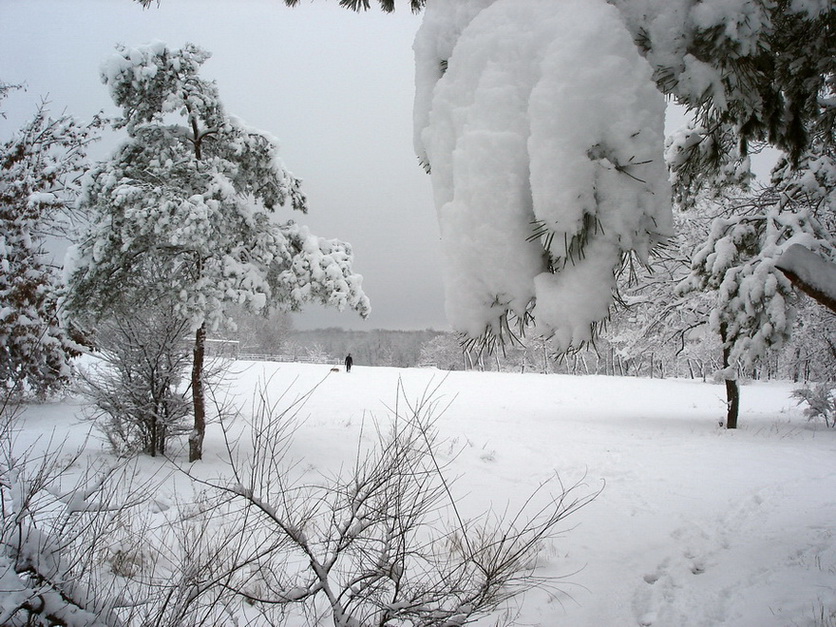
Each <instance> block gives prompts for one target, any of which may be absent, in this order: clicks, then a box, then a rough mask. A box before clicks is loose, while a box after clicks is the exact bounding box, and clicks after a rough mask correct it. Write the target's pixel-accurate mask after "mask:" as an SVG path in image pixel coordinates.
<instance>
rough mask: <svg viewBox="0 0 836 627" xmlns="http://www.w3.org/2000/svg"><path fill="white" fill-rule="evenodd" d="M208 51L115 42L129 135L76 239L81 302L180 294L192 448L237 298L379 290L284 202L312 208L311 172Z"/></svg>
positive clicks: (94, 184) (351, 295)
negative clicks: (254, 120) (214, 343)
mask: <svg viewBox="0 0 836 627" xmlns="http://www.w3.org/2000/svg"><path fill="white" fill-rule="evenodd" d="M208 58H209V53H208V52H206V51H204V50H202V49H201V48H199V47H197V46H194V45H191V44H187V45H186V46H185V47H183V48H182V49H169V48H168V47H167V46H166V45H165V44H162V43H159V42H158V43H154V44H150V45H148V46H143V47H138V48H128V47H125V46H117V53H116V54H115V55H114V56H113V57H112V58H110V59H109V60H108V61H107V62H106V63H105V64H104V65H103V67H102V80H103V82H104V83H105V84H106V85H107V86H108V87H109V89H110V94H111V97H112V98H113V101H114V102H115V103H116V104H117V105H118V106H119V107H121V108H122V117H121V118H118V119H116V120H115V121H114V123H113V126H114V127H115V128H116V129H124V131H125V132H126V133H127V135H128V138H127V140H126V141H125V142H124V143H123V144H122V145H121V147H120V148H119V149H118V150H117V151H116V153H115V154H114V156H113V157H112V158H111V159H110V160H108V161H106V162H104V163H101V164H99V165H98V166H97V167H95V168H94V169H93V170H92V171H91V172H90V175H89V177H88V180H87V183H86V185H85V189H84V195H83V197H82V201H81V205H82V207H84V208H85V209H86V210H87V211H89V212H90V214H91V219H90V226H89V228H88V229H87V231H86V233H85V235H84V237H83V238H82V240H81V243H80V244H79V246H78V247H77V250H76V253H75V254H76V259H75V262H74V264H75V267H74V270H73V272H72V276H71V280H70V288H71V290H70V297H69V301H68V302H69V304H70V306H71V308H72V309H73V310H74V311H76V312H89V313H93V314H95V315H101V314H103V313H105V312H106V311H107V310H108V309H109V308H110V307H112V306H114V305H116V304H120V303H124V302H131V301H134V302H143V301H146V300H149V299H153V300H160V299H167V298H171V299H173V301H174V311H175V314H176V315H180V316H183V317H184V318H186V319H187V320H189V322H190V324H191V328H192V330H193V331H194V334H195V335H194V361H193V365H192V378H191V385H192V396H193V405H194V421H195V428H194V430H193V433H192V436H191V438H190V453H189V456H190V459H191V460H197V459H200V458H201V455H202V447H203V444H202V443H203V435H204V432H205V417H206V416H205V414H206V410H205V405H204V391H203V386H204V382H203V375H202V372H203V360H204V343H205V339H206V334H207V332H208V331H213V330H216V329H218V328H221V327H223V326H224V325H226V324H227V323H228V322H229V317H228V310H229V308H230V306H232V305H235V306H244V307H245V308H247V309H249V310H250V311H261V310H263V309H264V308H265V307H278V308H280V309H283V310H298V309H299V308H300V307H301V306H302V304H303V303H304V302H306V301H309V300H317V301H319V302H322V303H323V304H326V305H331V306H335V307H337V308H339V309H343V308H345V307H351V308H353V309H355V310H356V311H357V312H359V313H360V314H361V315H362V316H364V317H365V316H366V315H368V313H369V302H368V299H367V298H366V296H365V295H364V294H363V291H362V288H361V281H362V277H360V276H359V275H357V274H354V273H353V272H352V270H351V265H352V258H353V255H352V250H351V247H350V245H349V244H346V243H344V242H341V241H338V240H326V239H323V238H320V237H316V236H314V235H312V234H311V233H310V232H309V231H308V229H307V228H306V227H304V226H300V225H298V224H296V223H295V222H294V221H293V220H291V219H288V218H281V217H280V215H279V212H280V210H281V209H283V208H285V207H286V206H288V205H289V207H290V208H292V209H294V210H297V211H301V212H303V213H304V212H306V211H307V201H306V198H305V196H304V194H303V193H302V191H301V189H300V181H299V180H298V179H296V178H295V177H293V176H292V175H291V174H290V173H289V172H288V171H287V170H286V169H285V168H284V166H283V165H282V163H281V161H280V160H279V158H278V154H277V153H278V149H277V142H276V140H275V139H274V138H272V137H271V136H269V135H267V134H266V133H263V132H261V131H257V130H255V129H252V128H249V127H247V126H246V125H245V124H244V123H243V122H242V121H241V120H239V119H238V118H236V117H234V116H232V115H229V114H227V113H226V111H225V110H224V108H223V105H222V103H221V101H220V98H219V96H218V92H217V88H216V86H215V84H214V83H213V82H209V81H206V80H203V79H202V78H200V77H199V75H198V72H199V70H200V67H201V66H202V65H203V63H204V62H205V61H206V60H207V59H208Z"/></svg>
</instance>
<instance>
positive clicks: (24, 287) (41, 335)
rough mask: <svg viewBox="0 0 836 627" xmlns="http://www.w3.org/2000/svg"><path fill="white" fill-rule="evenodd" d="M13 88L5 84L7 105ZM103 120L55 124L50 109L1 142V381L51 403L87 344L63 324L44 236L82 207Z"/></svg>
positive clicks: (40, 109) (55, 274)
mask: <svg viewBox="0 0 836 627" xmlns="http://www.w3.org/2000/svg"><path fill="white" fill-rule="evenodd" d="M10 88H11V87H10V86H8V85H5V86H0V99H2V97H3V96H4V95H6V93H7V92H8V90H9V89H10ZM98 126H99V122H98V120H94V121H93V122H92V123H90V124H82V123H79V122H77V121H76V120H74V119H73V118H71V117H69V116H66V115H62V116H59V117H57V118H52V117H50V116H49V114H48V110H47V106H46V104H45V103H42V104H41V105H40V106H39V107H38V109H37V111H36V112H35V115H34V116H33V117H32V119H31V120H30V121H29V122H27V123H26V124H25V125H24V126H23V127H22V128H20V129H19V130H18V131H17V132H16V133H15V134H14V135H13V136H12V137H11V138H10V139H8V140H6V141H4V142H3V143H2V144H0V380H2V382H3V385H4V387H5V388H6V389H7V390H13V391H15V392H16V393H17V392H24V391H28V392H32V393H35V394H36V395H38V396H39V397H43V396H44V395H46V394H48V393H49V392H52V391H55V390H57V389H59V388H60V387H61V386H63V385H64V384H65V383H66V382H67V380H68V377H69V375H70V373H71V368H70V359H71V357H73V356H74V355H77V354H78V353H77V350H78V348H79V346H78V345H77V344H76V343H75V342H74V341H73V340H72V339H71V338H70V336H69V334H68V332H67V331H66V330H65V329H64V328H63V327H62V326H61V324H60V323H59V319H58V318H59V316H58V289H59V286H60V283H61V277H60V273H59V272H58V271H57V269H56V268H55V267H54V266H53V265H51V264H50V263H49V259H48V256H47V255H46V254H45V253H44V238H45V236H46V234H47V233H49V232H52V230H53V228H54V227H55V226H56V222H57V221H58V220H59V218H60V214H61V213H62V212H63V211H65V210H66V209H67V207H68V205H69V204H71V203H72V202H73V201H74V198H75V195H76V194H77V191H78V186H77V179H78V177H79V171H80V170H81V168H82V167H83V164H84V163H85V162H86V148H87V146H88V144H89V143H90V142H91V141H93V139H94V138H95V134H96V130H97V128H98Z"/></svg>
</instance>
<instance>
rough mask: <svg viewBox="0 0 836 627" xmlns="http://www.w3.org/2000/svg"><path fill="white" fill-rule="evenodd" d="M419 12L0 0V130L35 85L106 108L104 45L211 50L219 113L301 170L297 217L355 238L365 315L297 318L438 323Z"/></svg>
mask: <svg viewBox="0 0 836 627" xmlns="http://www.w3.org/2000/svg"><path fill="white" fill-rule="evenodd" d="M419 24H420V16H415V15H413V14H411V13H410V12H409V11H408V10H404V9H401V10H398V11H397V12H396V13H395V14H391V15H385V14H382V13H381V12H380V11H378V10H374V11H370V12H368V13H366V14H361V15H356V14H354V13H351V12H349V11H346V10H344V9H340V8H339V7H338V6H336V2H335V0H313V1H312V2H303V3H302V4H301V5H300V6H299V7H297V8H295V9H289V8H287V7H285V6H284V3H282V2H280V1H279V0H163V1H162V3H161V5H160V6H159V7H158V8H151V9H148V10H143V9H142V8H141V7H140V6H139V5H138V4H136V3H133V2H130V1H129V0H0V80H2V81H4V82H9V83H19V82H25V83H26V85H27V89H28V91H27V92H26V93H23V94H20V93H18V94H14V95H12V96H11V97H10V98H8V99H7V100H6V101H5V102H4V105H3V108H4V109H5V110H6V112H7V113H8V119H7V120H0V137H7V136H8V135H9V133H10V132H11V131H12V129H13V128H16V127H17V126H19V125H20V123H21V122H22V121H24V120H25V119H26V118H27V117H28V116H30V115H31V113H32V111H33V110H34V107H35V105H36V104H37V102H38V101H39V100H40V98H41V97H42V96H48V99H49V100H50V102H51V103H52V104H51V109H52V110H53V111H55V112H59V111H61V110H62V109H64V108H66V110H67V111H68V112H69V113H72V114H73V115H75V116H77V117H80V118H83V119H86V118H89V117H90V116H91V115H92V114H93V113H95V112H96V111H98V110H100V109H105V110H106V111H107V112H110V113H113V112H114V110H113V108H112V106H111V104H110V101H109V98H108V95H107V90H106V89H105V87H104V86H103V85H102V84H101V83H100V82H99V78H98V68H99V65H100V63H101V62H102V61H103V60H104V59H105V58H106V57H107V56H108V55H110V54H111V53H112V51H113V45H114V44H115V43H117V42H120V43H124V44H126V45H137V44H142V43H147V42H148V41H151V40H153V39H159V40H162V41H164V42H166V43H168V44H169V45H171V46H175V47H178V46H181V45H182V44H184V43H186V42H192V43H195V44H198V45H200V46H202V47H204V48H206V49H208V50H210V51H211V52H212V54H213V58H212V59H210V60H209V61H208V62H207V63H206V65H205V66H204V67H205V70H204V76H206V77H208V78H214V79H216V80H217V82H218V87H219V90H220V93H221V97H222V99H223V101H224V103H225V105H226V107H227V110H228V111H229V112H230V113H233V114H236V115H238V116H239V117H241V118H243V119H244V120H245V121H246V122H247V123H249V124H250V125H252V126H254V127H256V128H260V129H262V130H265V131H268V132H270V133H271V134H273V135H275V136H276V137H278V138H279V141H280V144H281V154H282V158H283V159H284V161H285V165H286V166H287V167H288V169H290V170H291V171H292V172H293V173H294V174H295V175H296V176H298V177H300V178H302V179H303V181H304V183H303V187H304V190H305V192H306V193H307V194H308V197H309V200H310V206H311V210H310V213H309V214H308V215H307V216H303V215H298V216H294V217H295V218H297V221H299V222H301V223H304V224H308V225H309V226H310V227H311V230H312V231H313V232H315V233H317V234H318V235H321V236H323V237H336V238H339V239H344V240H346V241H349V242H351V243H352V245H353V246H354V252H355V264H356V265H355V267H356V269H357V271H358V272H360V273H362V274H363V276H364V288H365V289H366V293H367V294H368V295H369V297H370V298H371V299H372V308H373V312H372V316H371V317H370V318H369V320H368V321H365V322H363V321H361V320H360V319H359V317H358V316H357V315H356V314H354V313H353V312H344V313H341V314H338V313H336V312H331V311H327V310H324V309H320V308H317V307H312V306H311V307H309V308H308V309H307V310H306V313H304V314H302V315H300V316H297V317H296V319H295V324H296V326H297V327H299V328H311V327H318V326H345V327H350V328H360V329H372V328H401V329H413V328H427V327H434V328H439V329H444V328H447V323H446V320H445V319H444V312H443V294H442V286H441V278H440V275H441V271H440V264H439V258H438V257H439V244H438V226H437V224H436V220H435V212H434V209H433V205H432V195H431V189H430V180H429V177H428V176H427V175H426V174H424V173H423V171H422V170H421V169H420V167H419V166H418V164H417V161H416V159H415V157H414V155H413V151H412V98H413V93H414V87H413V56H412V39H413V37H414V34H415V31H416V30H417V28H418V26H419ZM106 146H107V147H111V146H112V144H106ZM103 150H104V148H102V149H100V152H102V151H103Z"/></svg>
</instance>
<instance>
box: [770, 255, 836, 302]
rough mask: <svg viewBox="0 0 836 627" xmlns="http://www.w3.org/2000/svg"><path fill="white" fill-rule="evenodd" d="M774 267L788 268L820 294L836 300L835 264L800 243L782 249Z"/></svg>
mask: <svg viewBox="0 0 836 627" xmlns="http://www.w3.org/2000/svg"><path fill="white" fill-rule="evenodd" d="M776 267H778V268H779V269H783V270H789V271H790V272H792V273H793V274H795V275H796V276H797V277H799V278H800V279H801V280H802V281H804V282H805V283H806V284H807V285H809V286H810V287H812V288H814V289H815V290H816V291H817V292H819V293H820V294H824V295H825V296H827V297H828V298H829V299H830V301H831V302H836V265H834V264H833V263H829V262H827V261H826V260H824V259H822V258H821V257H820V256H819V255H816V254H815V253H813V252H811V251H810V250H809V249H808V248H806V247H805V246H802V245H801V244H793V245H791V246H789V247H787V249H786V250H785V251H784V253H783V254H782V255H781V257H780V258H779V259H778V261H777V262H776Z"/></svg>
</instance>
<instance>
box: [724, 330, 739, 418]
mask: <svg viewBox="0 0 836 627" xmlns="http://www.w3.org/2000/svg"><path fill="white" fill-rule="evenodd" d="M720 338H721V339H722V341H723V370H724V371H727V370H728V368H729V365H730V364H729V356H730V355H731V347H730V346H727V345H726V325H725V324H723V325H720ZM724 376H725V375H724ZM725 381H726V407H727V409H728V411H727V413H726V429H737V415H738V413H739V412H740V387H739V386H738V384H737V379H736V378H735V379H730V378H726V380H725Z"/></svg>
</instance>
